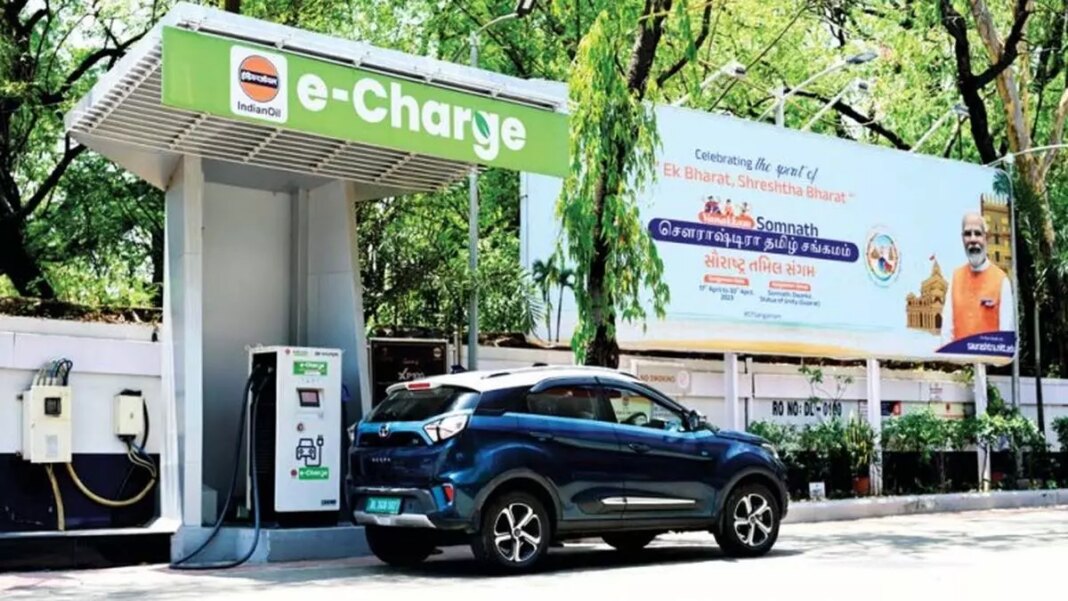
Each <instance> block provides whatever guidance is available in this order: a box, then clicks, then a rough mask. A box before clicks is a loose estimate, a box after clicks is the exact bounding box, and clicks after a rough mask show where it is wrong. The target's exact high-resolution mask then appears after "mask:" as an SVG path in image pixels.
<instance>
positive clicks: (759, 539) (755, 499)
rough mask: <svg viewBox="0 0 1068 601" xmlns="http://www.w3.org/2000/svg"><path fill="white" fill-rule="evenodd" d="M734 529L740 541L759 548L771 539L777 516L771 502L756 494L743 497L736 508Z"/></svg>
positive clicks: (733, 516)
mask: <svg viewBox="0 0 1068 601" xmlns="http://www.w3.org/2000/svg"><path fill="white" fill-rule="evenodd" d="M732 518H733V527H734V533H735V534H736V535H737V537H738V540H739V541H741V542H742V544H744V545H746V546H747V547H752V548H759V547H760V546H761V545H763V544H764V543H766V542H767V541H768V538H769V537H771V532H772V530H773V529H774V528H775V515H774V512H773V511H772V507H771V502H770V501H768V500H767V499H766V498H764V496H763V495H761V494H759V493H755V492H750V493H749V494H747V495H745V496H743V497H742V498H741V499H739V501H738V503H737V504H736V505H735V507H734V513H733V515H732Z"/></svg>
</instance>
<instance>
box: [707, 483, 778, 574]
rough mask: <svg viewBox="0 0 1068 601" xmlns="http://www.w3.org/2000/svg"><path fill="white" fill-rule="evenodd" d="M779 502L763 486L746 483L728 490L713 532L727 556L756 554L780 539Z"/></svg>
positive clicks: (767, 548)
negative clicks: (728, 493) (729, 491)
mask: <svg viewBox="0 0 1068 601" xmlns="http://www.w3.org/2000/svg"><path fill="white" fill-rule="evenodd" d="M780 516H781V514H780V510H779V503H778V501H777V500H776V498H775V495H773V494H771V491H769V490H768V489H767V487H766V486H763V485H760V484H745V485H743V486H739V487H737V488H735V489H734V490H732V491H731V493H730V495H729V496H728V497H727V502H726V503H725V504H724V505H723V512H722V517H721V518H720V520H719V526H718V527H717V528H716V530H714V531H713V534H714V535H715V537H716V542H717V543H718V544H719V547H720V549H722V550H723V552H724V553H725V554H726V555H727V556H729V557H759V556H761V555H764V554H765V553H767V552H768V551H770V550H771V548H772V547H773V546H774V545H775V541H776V540H777V539H778V538H779V520H780Z"/></svg>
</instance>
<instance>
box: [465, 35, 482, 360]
mask: <svg viewBox="0 0 1068 601" xmlns="http://www.w3.org/2000/svg"><path fill="white" fill-rule="evenodd" d="M479 31H480V30H475V31H472V32H471V67H473V68H476V69H477V68H478V32H479ZM467 185H468V188H469V192H470V193H469V195H468V203H467V255H468V266H469V267H470V269H471V298H470V301H469V302H470V305H469V306H468V308H467V311H468V313H467V369H472V370H473V369H478V165H471V172H470V174H468V176H467Z"/></svg>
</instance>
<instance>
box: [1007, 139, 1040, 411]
mask: <svg viewBox="0 0 1068 601" xmlns="http://www.w3.org/2000/svg"><path fill="white" fill-rule="evenodd" d="M1015 158H1016V157H1015V156H1013V155H1011V154H1010V155H1007V156H1006V157H1005V159H1006V160H1005V162H1006V163H1007V164H1008V165H1009V248H1010V249H1011V250H1012V255H1011V257H1012V297H1013V300H1015V301H1016V302H1015V303H1014V304H1013V307H1012V311H1013V314H1014V315H1015V317H1014V318H1013V319H1014V321H1015V322H1016V330H1017V332H1022V331H1023V330H1022V328H1021V327H1020V302H1021V300H1020V276H1019V273H1017V269H1016V255H1017V249H1016V188H1015V184H1014V183H1013V181H1012V179H1013V177H1014V176H1015V173H1014V169H1013V165H1014V163H1015V162H1016V161H1015V160H1014V159H1015ZM1035 311H1036V314H1037V311H1038V303H1037V302H1036V303H1035ZM1034 344H1035V348H1036V349H1037V348H1038V338H1037V337H1035V342H1034ZM1040 369H1041V368H1040ZM1012 406H1013V407H1019V406H1020V335H1019V334H1017V335H1016V352H1015V354H1014V355H1013V359H1012Z"/></svg>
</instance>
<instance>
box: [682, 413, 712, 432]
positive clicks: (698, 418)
mask: <svg viewBox="0 0 1068 601" xmlns="http://www.w3.org/2000/svg"><path fill="white" fill-rule="evenodd" d="M707 423H708V420H707V419H706V418H705V416H704V415H701V414H700V413H698V412H697V411H696V410H693V409H691V410H690V412H689V413H688V414H686V426H687V428H686V429H688V430H689V431H690V432H696V431H698V430H700V429H702V428H704V427H705V424H707Z"/></svg>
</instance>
